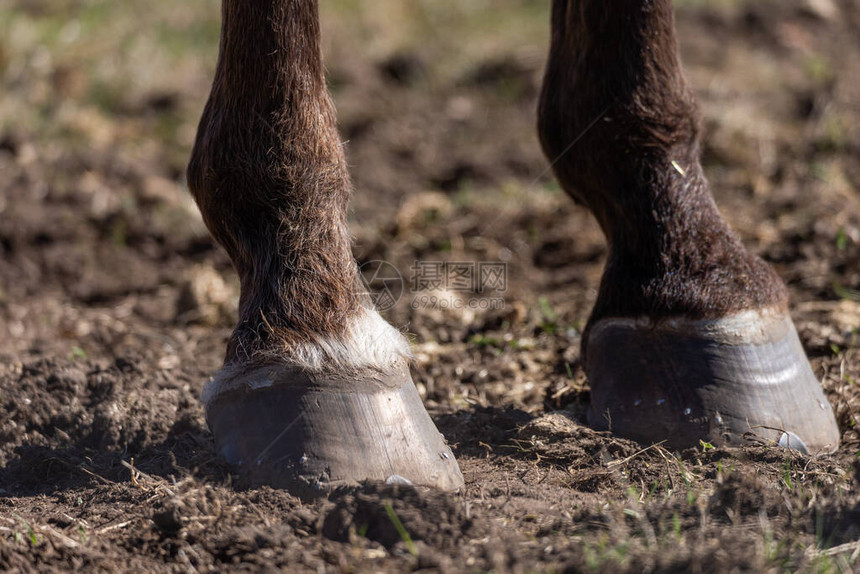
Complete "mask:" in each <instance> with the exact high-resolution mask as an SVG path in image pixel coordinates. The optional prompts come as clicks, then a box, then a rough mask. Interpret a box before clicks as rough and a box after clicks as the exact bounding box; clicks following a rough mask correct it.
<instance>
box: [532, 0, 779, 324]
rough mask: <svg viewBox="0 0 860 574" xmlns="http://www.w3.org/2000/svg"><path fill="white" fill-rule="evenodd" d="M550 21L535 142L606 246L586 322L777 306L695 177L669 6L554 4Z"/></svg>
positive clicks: (692, 114)
mask: <svg viewBox="0 0 860 574" xmlns="http://www.w3.org/2000/svg"><path fill="white" fill-rule="evenodd" d="M552 23H553V31H552V45H551V51H550V56H549V62H548V65H547V69H546V76H545V80H544V86H543V92H542V95H541V101H540V110H539V132H540V136H541V141H542V143H543V146H544V150H545V152H546V154H547V156H548V157H549V158H550V160H551V161H554V162H555V163H554V169H555V173H556V176H557V177H558V179H559V180H560V182H561V183H562V185H563V186H564V188H565V189H566V190H567V191H568V192H569V193H570V195H572V196H573V197H574V198H575V199H577V200H578V201H581V202H582V203H584V204H585V205H587V206H588V207H589V208H590V209H591V210H592V211H593V213H594V215H595V216H596V217H597V220H598V222H599V223H600V225H601V227H602V229H603V231H604V233H605V234H606V237H607V241H608V242H609V245H610V251H609V258H608V262H607V265H606V270H605V272H604V276H603V280H602V282H601V286H600V292H599V296H598V300H597V303H596V305H595V308H594V311H593V314H592V317H591V324H594V322H595V321H597V320H599V319H602V318H606V317H637V316H650V317H652V318H662V317H668V316H686V317H689V318H715V317H720V316H723V315H725V314H727V313H732V312H735V311H741V310H745V309H757V308H763V307H784V306H785V305H786V301H787V294H786V289H785V287H784V285H783V284H782V282H781V281H780V280H779V278H778V277H777V276H776V275H775V273H774V272H773V270H772V269H771V268H770V267H769V266H768V265H766V264H765V263H764V262H763V261H761V260H760V259H758V258H757V257H753V256H751V255H749V254H748V253H747V252H746V250H745V249H744V247H743V245H742V244H741V242H740V241H739V239H738V238H737V236H736V235H735V234H734V233H733V232H732V231H731V230H730V229H729V227H728V225H727V224H726V223H725V221H723V219H722V218H721V217H720V214H719V212H718V211H717V208H716V206H715V205H714V202H713V199H712V197H711V194H710V191H709V190H708V184H707V182H706V181H705V178H704V176H703V175H702V168H701V165H700V163H699V120H698V112H697V108H696V104H695V101H694V97H693V95H692V93H691V90H690V88H689V87H688V86H687V83H686V81H685V79H684V76H683V74H682V71H681V65H680V62H679V57H678V49H677V43H676V40H675V29H674V18H673V12H672V2H671V0H612V1H608V0H554V1H553V13H552ZM578 138H579V141H577V142H576V143H575V144H574V145H573V146H572V147H571V143H572V142H574V141H576V140H577V139H578ZM560 156H561V157H560ZM673 162H674V163H675V164H676V165H677V166H678V167H680V170H681V171H683V172H684V174H682V173H681V172H680V171H679V170H678V169H676V168H675V166H674V165H673Z"/></svg>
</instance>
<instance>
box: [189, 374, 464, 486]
mask: <svg viewBox="0 0 860 574" xmlns="http://www.w3.org/2000/svg"><path fill="white" fill-rule="evenodd" d="M229 375H230V374H228V376H225V375H224V374H222V375H221V376H219V377H218V378H217V379H216V381H213V382H212V383H209V385H207V388H206V389H205V390H204V397H203V400H204V403H205V405H206V418H207V421H208V423H209V427H210V428H211V429H212V433H213V434H214V435H215V446H216V450H217V452H218V455H219V456H220V457H221V458H222V459H223V460H225V461H226V462H227V463H229V464H230V465H231V466H232V467H233V468H234V469H235V471H236V472H237V473H238V474H239V475H240V477H241V479H242V480H243V481H245V482H247V483H248V484H249V485H251V486H260V485H269V486H272V487H275V488H284V489H286V490H289V491H290V492H292V493H293V494H296V495H298V496H301V497H303V498H314V497H318V496H323V495H325V494H327V493H328V492H329V491H331V490H332V489H333V488H336V487H338V486H343V485H349V484H357V483H359V482H361V481H365V480H378V481H382V482H393V483H397V484H413V485H416V486H430V487H435V488H439V489H442V490H456V489H458V488H460V487H462V486H463V475H462V474H461V473H460V468H459V466H458V465H457V461H456V460H455V459H454V455H453V453H452V452H451V449H450V448H449V447H448V445H447V444H446V443H445V440H444V438H443V437H442V435H441V434H440V433H439V431H438V430H437V429H436V426H435V425H434V424H433V421H432V420H431V419H430V416H429V415H428V414H427V411H426V410H425V409H424V405H423V403H422V402H421V397H420V396H419V395H418V391H417V390H416V389H415V385H414V384H413V383H412V379H411V377H410V375H409V369H408V368H407V367H406V365H404V364H400V365H398V366H396V367H394V369H393V370H392V371H391V372H388V373H385V374H383V373H379V372H375V371H361V372H360V373H355V374H351V375H334V374H314V373H308V372H304V371H302V370H300V369H297V368H294V367H289V366H284V365H271V366H263V367H258V368H256V369H253V370H249V371H244V372H237V373H236V374H235V375H232V376H229Z"/></svg>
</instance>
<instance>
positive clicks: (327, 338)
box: [188, 0, 463, 496]
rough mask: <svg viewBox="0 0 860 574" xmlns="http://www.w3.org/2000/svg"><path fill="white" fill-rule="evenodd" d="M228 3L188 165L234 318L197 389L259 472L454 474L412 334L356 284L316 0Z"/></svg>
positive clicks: (451, 481)
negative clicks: (419, 374)
mask: <svg viewBox="0 0 860 574" xmlns="http://www.w3.org/2000/svg"><path fill="white" fill-rule="evenodd" d="M222 16H223V24H222V29H221V44H220V53H219V59H218V65H217V71H216V74H215V79H214V82H213V85H212V91H211V94H210V97H209V101H208V103H207V105H206V108H205V111H204V113H203V117H202V119H201V121H200V126H199V130H198V134H197V139H196V142H195V146H194V151H193V153H192V158H191V162H190V165H189V168H188V182H189V187H190V188H191V191H192V193H193V195H194V197H195V199H196V201H197V204H198V206H199V208H200V211H201V213H202V214H203V218H204V221H205V222H206V225H207V226H208V228H209V230H210V232H211V233H212V235H213V236H214V237H215V239H216V240H217V241H218V242H219V243H220V244H221V245H222V246H223V247H224V249H225V250H226V251H227V253H228V254H229V255H230V258H231V259H232V261H233V264H234V266H235V267H236V270H237V272H238V273H239V277H240V280H241V296H240V301H239V322H238V325H237V327H236V329H235V331H234V332H233V335H232V338H231V340H230V343H229V345H228V348H227V354H226V358H225V361H224V367H223V368H222V369H221V370H220V371H219V372H218V374H217V375H216V376H215V378H214V380H212V381H211V382H209V383H208V384H207V385H206V388H205V390H204V396H203V401H204V404H205V407H206V413H207V420H208V422H209V425H210V428H211V429H212V432H213V434H214V436H215V442H216V448H217V451H218V453H219V455H220V456H221V457H223V458H224V459H226V460H227V461H228V462H229V463H231V464H232V465H233V466H234V467H235V468H236V469H237V470H238V471H239V473H240V474H241V475H244V476H245V478H246V479H247V480H248V481H250V482H251V483H253V484H262V483H265V484H269V485H272V486H282V487H286V488H289V489H291V490H293V491H294V492H296V493H298V494H301V495H308V496H313V495H316V494H319V493H323V492H325V491H326V490H328V489H330V488H331V487H333V486H335V485H337V484H340V483H345V482H351V483H354V482H357V481H360V480H365V479H377V480H386V479H388V478H390V477H392V476H395V477H398V476H400V477H404V478H406V479H408V480H410V481H411V482H413V483H415V484H423V485H431V486H436V487H440V488H445V489H455V488H458V487H460V486H461V485H462V484H463V478H462V475H461V474H460V470H459V468H458V466H457V463H456V462H455V460H454V457H453V455H452V454H451V451H450V449H449V448H448V447H447V446H446V445H445V442H444V440H443V438H442V436H441V435H440V434H439V432H438V431H437V430H436V428H435V426H434V425H433V422H432V420H431V419H430V417H429V416H428V414H427V412H426V411H425V410H424V406H423V405H422V403H421V399H420V397H419V395H418V393H417V391H416V389H415V386H414V385H413V383H412V380H411V377H410V374H409V368H408V365H407V361H408V357H409V353H410V351H409V345H408V343H407V342H406V341H405V340H404V338H403V337H402V336H401V334H400V333H399V332H398V331H397V330H395V329H394V328H392V327H391V326H389V325H388V324H387V323H385V321H384V320H383V319H382V318H381V317H380V316H379V314H378V313H377V312H376V311H375V310H374V309H373V308H372V305H371V304H370V302H369V301H368V300H367V297H366V296H365V295H363V294H362V290H361V288H360V282H359V278H358V273H357V268H356V264H355V261H354V260H353V257H352V251H351V245H350V238H349V231H348V228H347V215H346V209H347V202H348V200H349V196H350V193H351V184H350V180H349V176H348V173H347V166H346V162H345V159H344V154H343V149H342V144H341V141H340V138H339V137H338V133H337V129H336V125H335V114H334V108H333V106H332V103H331V101H330V98H329V95H328V92H327V90H326V84H325V78H324V73H323V65H322V57H321V52H320V29H319V21H318V5H317V0H223V8H222ZM397 480H399V479H397Z"/></svg>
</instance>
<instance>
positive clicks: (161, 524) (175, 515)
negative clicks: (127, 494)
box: [152, 503, 182, 536]
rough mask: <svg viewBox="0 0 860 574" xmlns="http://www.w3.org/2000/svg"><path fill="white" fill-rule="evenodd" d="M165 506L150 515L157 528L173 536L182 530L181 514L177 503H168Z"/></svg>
mask: <svg viewBox="0 0 860 574" xmlns="http://www.w3.org/2000/svg"><path fill="white" fill-rule="evenodd" d="M166 506H167V508H165V509H164V510H162V511H160V512H156V513H155V514H153V515H152V521H153V522H154V523H155V525H156V526H157V527H158V529H159V530H160V531H161V532H163V533H164V534H166V535H168V536H173V535H175V534H177V533H178V532H179V531H180V530H182V515H181V514H180V513H179V505H178V504H175V503H168V504H167V505H166Z"/></svg>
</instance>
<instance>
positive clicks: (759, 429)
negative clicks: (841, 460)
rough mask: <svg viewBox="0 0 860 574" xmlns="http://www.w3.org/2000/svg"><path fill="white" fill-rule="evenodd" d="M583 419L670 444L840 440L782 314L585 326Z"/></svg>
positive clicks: (825, 447)
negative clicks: (587, 394)
mask: <svg viewBox="0 0 860 574" xmlns="http://www.w3.org/2000/svg"><path fill="white" fill-rule="evenodd" d="M586 374H587V375H588V378H589V379H590V381H591V406H590V407H589V413H588V418H589V423H590V424H591V425H592V426H594V427H597V428H601V429H608V430H611V431H612V432H613V433H615V434H617V435H619V436H624V437H627V438H632V439H634V440H637V441H640V442H644V443H655V442H660V441H665V443H666V444H667V445H668V446H669V447H671V448H687V447H691V446H697V445H698V444H699V441H700V440H701V441H707V442H711V443H713V444H723V445H739V444H743V443H745V442H747V439H750V438H753V437H754V436H757V437H759V438H761V439H764V440H766V441H767V442H769V443H772V444H778V445H781V446H784V447H788V448H795V449H797V450H800V451H803V452H809V453H816V452H832V451H834V450H836V448H837V447H838V446H839V429H838V427H837V425H836V419H835V418H834V416H833V410H832V408H831V406H830V404H829V403H828V402H827V399H826V398H825V396H824V393H823V392H822V391H821V387H820V385H819V382H818V380H817V379H816V378H815V375H814V374H813V373H812V369H811V368H810V366H809V361H808V360H807V358H806V354H805V353H804V351H803V347H802V346H801V344H800V339H799V338H798V336H797V331H796V330H795V328H794V324H793V323H792V322H791V318H790V317H789V316H788V315H787V314H785V313H777V312H766V311H765V312H757V311H747V312H743V313H739V314H737V315H732V316H729V317H725V318H722V319H716V320H700V321H691V320H685V319H664V320H660V321H651V320H644V319H643V320H634V319H615V318H613V319H603V320H601V321H599V322H597V323H596V324H595V325H594V326H593V327H592V328H591V330H590V334H589V337H588V343H587V350H586Z"/></svg>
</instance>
